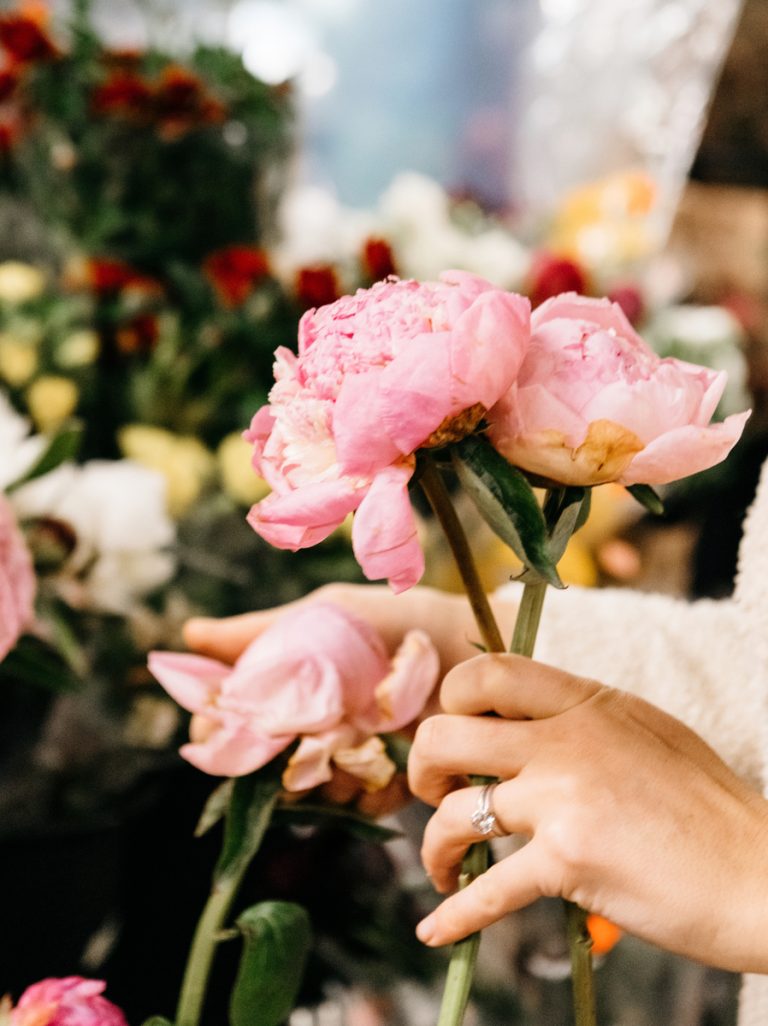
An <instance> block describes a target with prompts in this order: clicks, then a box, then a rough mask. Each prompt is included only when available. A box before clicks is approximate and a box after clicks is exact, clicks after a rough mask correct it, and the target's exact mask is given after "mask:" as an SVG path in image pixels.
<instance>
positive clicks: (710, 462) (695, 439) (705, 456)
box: [618, 410, 751, 485]
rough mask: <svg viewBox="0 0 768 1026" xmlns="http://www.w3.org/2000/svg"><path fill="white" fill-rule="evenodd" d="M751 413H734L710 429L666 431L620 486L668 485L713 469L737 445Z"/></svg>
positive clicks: (635, 461)
mask: <svg viewBox="0 0 768 1026" xmlns="http://www.w3.org/2000/svg"><path fill="white" fill-rule="evenodd" d="M750 413H751V410H747V411H746V412H745V413H734V414H732V415H731V416H730V417H728V418H727V419H726V420H724V421H723V422H722V423H721V424H711V425H710V426H709V427H695V426H692V425H687V426H685V427H681V428H676V429H675V430H673V431H668V432H667V433H666V434H663V435H661V436H660V437H659V438H656V439H654V441H652V442H650V443H649V444H648V445H646V447H645V448H644V449H643V450H642V452H639V453H638V454H637V456H635V457H634V459H633V460H632V462H631V463H630V464H629V466H628V468H627V469H626V471H625V472H624V474H623V475H622V476H621V477H620V478H619V479H618V480H619V483H620V484H624V485H631V484H649V485H657V484H659V485H660V484H668V483H669V482H670V481H677V480H679V479H680V478H682V477H687V476H688V475H689V474H697V473H698V472H699V471H701V470H707V469H708V468H709V467H714V466H715V464H716V463H720V461H721V460H724V459H725V457H726V456H727V455H728V453H729V452H730V451H731V449H732V448H733V447H734V445H735V444H736V442H738V440H739V438H740V437H741V433H742V431H743V430H744V425H745V423H746V422H747V418H748V417H749V415H750Z"/></svg>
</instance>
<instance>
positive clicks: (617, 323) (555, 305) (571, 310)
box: [531, 292, 655, 356]
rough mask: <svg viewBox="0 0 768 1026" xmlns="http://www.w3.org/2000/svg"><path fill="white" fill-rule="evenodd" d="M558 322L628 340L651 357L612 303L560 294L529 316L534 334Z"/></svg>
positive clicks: (608, 300)
mask: <svg viewBox="0 0 768 1026" xmlns="http://www.w3.org/2000/svg"><path fill="white" fill-rule="evenodd" d="M561 319H562V320H567V321H571V320H574V321H582V322H586V323H587V324H589V325H590V326H591V327H592V328H593V329H594V328H599V329H600V330H602V331H611V332H615V333H616V334H617V335H619V336H620V337H621V338H624V339H628V340H629V341H630V344H631V345H632V346H633V347H637V348H638V349H640V350H641V351H642V352H643V353H646V354H649V355H654V356H655V354H654V353H653V350H652V349H651V347H650V346H649V345H648V343H647V342H646V341H645V340H644V339H642V338H641V337H640V336H639V335H638V333H637V332H636V331H635V329H634V328H633V327H632V325H631V324H630V323H629V321H628V320H627V315H626V314H625V313H624V311H623V310H622V309H621V307H620V306H619V304H618V303H612V302H611V300H610V299H593V298H591V297H589V296H580V295H579V294H578V293H577V292H563V293H561V294H560V295H559V296H553V297H552V298H551V299H547V300H546V301H545V302H544V303H542V304H541V306H539V307H537V308H536V309H535V310H534V311H533V313H532V314H531V331H532V332H533V333H535V332H537V331H538V330H539V328H540V327H541V326H542V325H543V324H546V323H547V322H548V321H554V320H561Z"/></svg>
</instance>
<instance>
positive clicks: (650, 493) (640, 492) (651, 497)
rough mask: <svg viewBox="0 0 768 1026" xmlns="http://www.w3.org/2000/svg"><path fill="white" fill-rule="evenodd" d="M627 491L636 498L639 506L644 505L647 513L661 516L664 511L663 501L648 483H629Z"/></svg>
mask: <svg viewBox="0 0 768 1026" xmlns="http://www.w3.org/2000/svg"><path fill="white" fill-rule="evenodd" d="M627 491H628V492H629V494H630V495H631V496H632V498H633V499H636V500H637V501H638V502H639V503H640V505H641V506H644V507H645V508H646V509H647V510H648V512H649V513H653V514H655V515H656V516H661V515H662V514H663V513H664V503H663V502H662V500H661V496H660V495H658V493H657V492H655V491H654V490H653V488H651V486H650V485H645V484H635V485H629V486H628V487H627Z"/></svg>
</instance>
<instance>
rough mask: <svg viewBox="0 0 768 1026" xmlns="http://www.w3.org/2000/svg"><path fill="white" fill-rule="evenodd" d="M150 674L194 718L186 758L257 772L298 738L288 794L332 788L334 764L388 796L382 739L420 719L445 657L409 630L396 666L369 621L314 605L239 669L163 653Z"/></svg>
mask: <svg viewBox="0 0 768 1026" xmlns="http://www.w3.org/2000/svg"><path fill="white" fill-rule="evenodd" d="M149 668H150V670H151V672H152V673H153V674H154V675H155V677H157V679H158V680H159V681H160V683H161V684H162V685H163V687H164V688H165V689H166V691H167V692H168V693H169V694H170V695H171V696H172V697H173V698H174V699H175V700H176V701H177V702H178V703H179V704H180V705H182V706H183V707H184V708H185V709H188V710H189V711H190V712H192V713H194V714H195V716H194V719H193V721H192V730H191V734H192V741H191V743H190V744H187V745H184V747H183V748H182V749H181V755H182V756H183V757H184V758H185V759H187V760H188V761H189V762H191V763H192V764H193V765H194V766H197V767H198V768H199V769H201V770H203V771H204V772H206V773H213V774H215V775H217V776H233V777H236V776H242V775H243V774H246V773H251V772H253V771H254V770H256V769H259V768H260V767H261V766H264V765H265V764H266V763H267V762H269V761H270V760H271V759H273V758H274V757H275V756H276V755H278V754H279V753H280V752H282V751H283V750H284V749H286V748H287V747H288V746H289V745H290V744H292V743H293V742H294V741H296V740H297V739H299V744H298V747H297V748H296V750H295V752H294V753H293V754H292V755H291V757H290V759H289V761H288V766H287V769H286V770H285V773H284V775H283V785H284V786H285V788H286V789H287V790H289V791H303V790H306V789H308V788H312V787H316V786H317V785H318V784H321V783H323V782H324V781H326V780H329V779H330V778H331V775H332V766H333V765H334V764H335V765H337V766H341V767H342V768H343V769H345V770H346V771H347V772H348V773H351V774H352V775H353V776H357V777H359V778H360V779H361V781H362V782H363V784H364V785H365V786H366V788H368V789H369V790H378V789H379V788H381V787H384V786H385V785H386V784H387V783H388V782H389V780H390V779H391V777H392V774H393V773H394V771H395V766H394V764H393V763H392V761H391V760H390V759H389V757H388V756H387V754H386V751H385V749H384V744H383V742H382V741H381V738H380V737H379V736H378V735H379V734H381V733H387V732H390V731H394V730H399V729H400V728H401V727H403V726H405V725H406V724H407V723H410V722H411V721H412V720H414V719H415V718H416V717H417V716H418V715H419V713H420V712H421V710H422V709H423V707H424V704H425V703H426V701H427V699H428V697H429V695H430V694H431V692H432V690H433V688H434V686H435V683H436V681H437V675H438V669H439V661H438V656H437V652H436V651H435V649H434V647H433V645H432V643H431V641H430V640H429V638H428V637H427V635H426V634H424V633H423V632H421V631H410V632H409V633H408V634H407V635H406V637H405V639H404V640H403V643H402V645H401V646H400V648H399V650H398V652H397V653H396V655H395V656H394V658H393V659H390V658H389V656H388V655H387V652H386V650H385V648H384V644H383V642H382V640H381V638H380V637H379V635H378V634H377V633H376V632H375V631H374V630H373V628H372V627H370V626H369V625H368V624H367V623H365V622H364V621H362V620H359V619H358V618H357V617H355V616H352V615H351V614H350V613H347V612H346V611H345V610H343V609H341V608H340V607H338V606H335V605H333V604H331V603H326V602H314V603H311V604H308V605H306V606H302V607H300V608H298V609H296V610H295V611H293V612H292V613H285V614H284V615H283V616H281V617H280V619H279V620H277V621H276V622H275V623H274V624H273V626H272V627H270V628H269V629H268V630H266V631H265V632H264V633H263V634H262V635H261V636H260V637H258V638H256V640H255V641H253V642H252V643H251V644H250V645H249V646H248V648H247V649H246V650H245V652H244V653H243V654H242V655H241V656H240V658H239V659H238V660H237V662H236V663H235V665H234V666H227V665H226V664H224V663H220V662H217V661H216V660H213V659H208V658H205V657H203V656H198V655H191V654H186V653H173V652H152V653H150V656H149Z"/></svg>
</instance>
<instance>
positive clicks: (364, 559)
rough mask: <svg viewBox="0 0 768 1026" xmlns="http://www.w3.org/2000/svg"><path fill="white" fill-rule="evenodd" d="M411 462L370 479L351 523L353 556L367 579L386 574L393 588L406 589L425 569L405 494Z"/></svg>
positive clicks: (410, 472)
mask: <svg viewBox="0 0 768 1026" xmlns="http://www.w3.org/2000/svg"><path fill="white" fill-rule="evenodd" d="M412 474H413V467H412V466H411V465H410V464H397V465H394V466H391V467H387V468H386V469H384V470H382V471H381V472H380V473H379V474H377V475H376V477H375V478H374V479H373V483H372V484H371V487H370V488H369V490H368V493H367V495H366V496H365V498H364V499H363V501H362V502H361V503H360V507H359V509H358V511H357V513H356V514H355V519H354V523H353V524H352V545H353V548H354V551H355V557H356V558H357V561H358V563H359V564H360V566H361V567H362V569H363V573H364V574H365V576H366V577H367V578H368V579H369V580H379V579H381V578H384V577H386V578H388V579H389V584H390V587H391V588H392V590H393V591H394V592H396V593H397V592H401V591H405V590H406V589H407V588H410V587H412V586H413V585H414V584H416V583H417V581H419V579H420V578H421V576H422V574H423V573H424V553H423V552H422V549H421V544H420V542H419V538H418V533H417V530H416V518H415V517H414V515H413V510H412V509H411V503H410V499H409V497H408V481H409V480H410V478H411V475H412Z"/></svg>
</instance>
